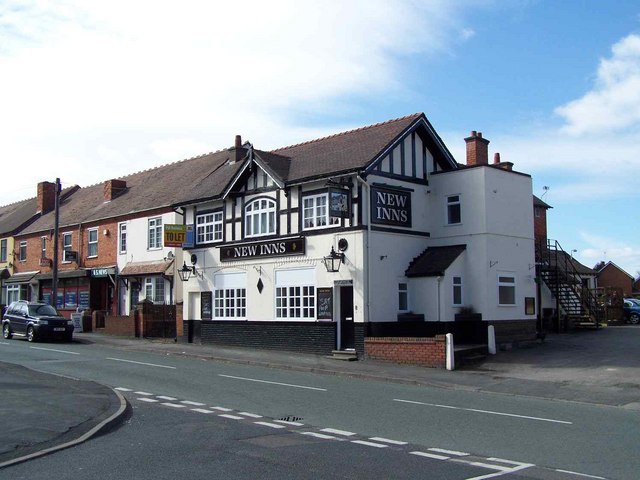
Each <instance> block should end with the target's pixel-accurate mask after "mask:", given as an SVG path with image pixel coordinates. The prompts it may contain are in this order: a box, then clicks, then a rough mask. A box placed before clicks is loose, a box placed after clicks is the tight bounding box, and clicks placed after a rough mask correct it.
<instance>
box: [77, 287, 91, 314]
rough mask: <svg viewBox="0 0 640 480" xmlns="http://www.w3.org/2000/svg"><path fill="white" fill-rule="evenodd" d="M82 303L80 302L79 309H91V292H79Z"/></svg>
mask: <svg viewBox="0 0 640 480" xmlns="http://www.w3.org/2000/svg"><path fill="white" fill-rule="evenodd" d="M79 296H80V301H79V302H78V307H80V309H81V310H87V309H88V308H89V290H80V292H79Z"/></svg>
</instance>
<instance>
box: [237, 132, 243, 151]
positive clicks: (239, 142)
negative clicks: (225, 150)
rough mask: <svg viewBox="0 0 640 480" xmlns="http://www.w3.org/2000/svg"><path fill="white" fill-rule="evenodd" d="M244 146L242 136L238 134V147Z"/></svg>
mask: <svg viewBox="0 0 640 480" xmlns="http://www.w3.org/2000/svg"><path fill="white" fill-rule="evenodd" d="M240 147H242V136H240V135H236V148H240Z"/></svg>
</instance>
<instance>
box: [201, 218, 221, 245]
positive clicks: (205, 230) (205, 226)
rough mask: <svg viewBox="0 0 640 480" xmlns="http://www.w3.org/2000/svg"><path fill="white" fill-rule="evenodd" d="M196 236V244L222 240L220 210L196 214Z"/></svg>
mask: <svg viewBox="0 0 640 480" xmlns="http://www.w3.org/2000/svg"><path fill="white" fill-rule="evenodd" d="M196 237H197V238H196V241H197V243H198V244H202V243H211V242H220V241H222V212H212V213H205V214H202V215H198V216H197V217H196Z"/></svg>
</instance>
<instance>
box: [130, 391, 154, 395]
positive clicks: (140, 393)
mask: <svg viewBox="0 0 640 480" xmlns="http://www.w3.org/2000/svg"><path fill="white" fill-rule="evenodd" d="M133 393H135V394H136V395H153V393H149V392H133Z"/></svg>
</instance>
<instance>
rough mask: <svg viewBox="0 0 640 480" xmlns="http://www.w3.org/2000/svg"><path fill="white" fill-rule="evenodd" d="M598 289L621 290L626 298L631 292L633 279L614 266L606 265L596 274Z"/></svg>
mask: <svg viewBox="0 0 640 480" xmlns="http://www.w3.org/2000/svg"><path fill="white" fill-rule="evenodd" d="M598 287H617V288H621V289H622V291H623V295H624V296H625V297H628V296H630V295H631V292H632V291H633V279H632V278H631V277H630V276H629V275H627V274H626V273H624V272H623V271H621V270H620V269H619V268H617V267H616V266H615V265H611V264H609V265H606V266H605V267H604V268H603V269H602V270H601V271H600V273H598Z"/></svg>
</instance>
